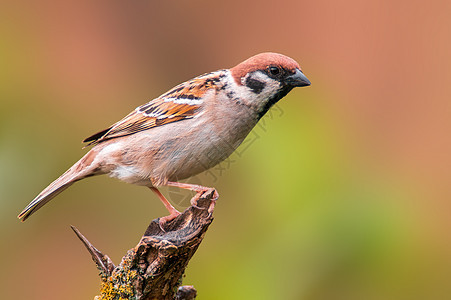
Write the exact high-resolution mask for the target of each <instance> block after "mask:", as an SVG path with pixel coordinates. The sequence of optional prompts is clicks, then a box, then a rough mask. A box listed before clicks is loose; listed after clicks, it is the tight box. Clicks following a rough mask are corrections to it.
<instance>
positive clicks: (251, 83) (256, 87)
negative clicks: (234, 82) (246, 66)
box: [245, 77, 266, 94]
mask: <svg viewBox="0 0 451 300" xmlns="http://www.w3.org/2000/svg"><path fill="white" fill-rule="evenodd" d="M245 84H246V86H247V87H248V88H250V89H251V90H252V92H254V93H256V94H260V93H261V91H263V89H264V88H265V86H266V84H265V83H264V82H261V81H258V80H256V79H253V78H250V77H248V78H247V79H246V82H245Z"/></svg>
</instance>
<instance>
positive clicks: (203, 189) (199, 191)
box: [166, 181, 219, 212]
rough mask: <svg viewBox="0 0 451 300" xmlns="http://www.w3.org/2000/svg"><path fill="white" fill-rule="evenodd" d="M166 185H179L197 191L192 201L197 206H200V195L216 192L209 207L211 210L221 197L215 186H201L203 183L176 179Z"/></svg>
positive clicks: (210, 210)
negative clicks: (176, 180) (190, 182)
mask: <svg viewBox="0 0 451 300" xmlns="http://www.w3.org/2000/svg"><path fill="white" fill-rule="evenodd" d="M166 185H167V186H174V187H179V188H182V189H186V190H190V191H194V192H196V195H194V197H193V198H192V199H191V201H190V202H191V205H192V206H194V207H196V208H199V207H198V206H197V200H199V198H200V196H202V194H203V193H206V192H210V191H214V194H213V197H212V200H213V201H212V204H211V205H210V207H209V208H208V211H209V212H212V211H213V208H214V203H215V202H216V200H217V199H218V198H219V194H218V192H217V191H216V190H215V189H214V188H208V187H205V186H201V185H196V184H189V183H182V182H174V181H168V182H167V183H166Z"/></svg>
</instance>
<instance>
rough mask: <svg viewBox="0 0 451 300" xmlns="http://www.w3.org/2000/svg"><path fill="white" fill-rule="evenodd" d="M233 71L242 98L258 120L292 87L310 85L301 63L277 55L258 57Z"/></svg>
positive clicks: (253, 57) (268, 54)
mask: <svg viewBox="0 0 451 300" xmlns="http://www.w3.org/2000/svg"><path fill="white" fill-rule="evenodd" d="M230 72H231V75H232V77H233V79H234V80H235V82H236V84H237V85H238V86H239V87H240V90H241V93H240V94H241V95H240V98H242V99H243V101H244V102H245V103H246V104H247V105H249V106H251V107H253V108H255V109H256V111H257V113H258V115H259V118H261V117H262V116H263V115H264V114H265V113H266V112H267V111H268V110H269V109H270V108H271V106H273V105H274V104H275V103H277V101H279V100H280V99H282V98H283V97H285V96H286V95H287V94H288V93H289V92H290V91H291V90H292V89H293V88H295V87H302V86H309V85H310V81H309V80H308V79H307V77H306V76H305V75H304V73H303V72H302V71H301V67H300V66H299V64H298V63H297V62H296V61H295V60H293V59H292V58H289V57H287V56H285V55H282V54H278V53H271V52H267V53H261V54H257V55H255V56H252V57H251V58H249V59H247V60H245V61H243V62H242V63H240V64H238V65H236V66H235V67H233V68H231V69H230Z"/></svg>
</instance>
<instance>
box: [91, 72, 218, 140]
mask: <svg viewBox="0 0 451 300" xmlns="http://www.w3.org/2000/svg"><path fill="white" fill-rule="evenodd" d="M216 78H217V75H216V74H214V73H209V74H205V75H202V76H199V77H197V78H194V79H192V80H190V81H188V82H185V83H182V84H180V85H178V86H176V87H175V88H173V89H172V90H170V91H168V92H167V93H165V94H163V95H162V96H160V97H158V98H156V99H153V100H151V101H150V102H148V103H146V104H144V105H141V106H139V107H138V108H136V109H135V110H134V111H133V112H131V113H130V114H128V115H127V116H126V117H125V118H123V119H122V120H120V121H119V122H117V123H116V124H114V125H112V126H111V127H109V128H107V129H105V130H102V131H100V132H98V133H95V134H93V135H91V136H90V137H88V138H86V139H85V140H83V142H84V143H88V145H87V146H90V145H95V144H98V143H101V142H103V141H106V140H110V139H113V138H117V137H121V136H126V135H130V134H134V133H137V132H140V131H143V130H147V129H151V128H153V127H157V126H162V125H164V124H168V123H173V122H177V121H181V120H184V119H189V118H193V117H194V116H195V114H196V112H197V111H198V109H199V108H200V106H201V103H202V100H201V99H202V97H203V96H204V94H205V93H206V92H207V91H208V90H209V89H211V88H215V86H216V84H217V82H218V81H217V80H216Z"/></svg>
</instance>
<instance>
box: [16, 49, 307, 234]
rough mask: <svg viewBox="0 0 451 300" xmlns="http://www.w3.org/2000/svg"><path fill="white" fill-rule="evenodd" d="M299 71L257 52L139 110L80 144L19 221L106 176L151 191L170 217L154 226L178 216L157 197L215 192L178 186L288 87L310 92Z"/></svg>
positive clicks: (240, 135)
mask: <svg viewBox="0 0 451 300" xmlns="http://www.w3.org/2000/svg"><path fill="white" fill-rule="evenodd" d="M310 84H311V83H310V81H309V80H308V79H307V77H306V76H305V75H304V73H303V71H302V70H301V67H300V66H299V64H298V63H297V62H296V61H295V60H294V59H292V58H290V57H288V56H285V55H282V54H279V53H273V52H265V53H260V54H257V55H255V56H252V57H250V58H248V59H246V60H245V61H243V62H241V63H239V64H237V65H236V66H234V67H232V68H230V69H221V70H218V71H215V72H210V73H205V74H203V75H200V76H198V77H195V78H194V79H191V80H188V81H186V82H184V83H181V84H179V85H177V86H175V87H174V88H172V89H171V90H169V91H168V92H166V93H164V94H162V95H161V96H159V97H157V98H155V99H153V100H151V101H149V102H147V103H145V104H143V105H141V106H138V107H137V108H136V109H135V110H133V111H132V112H131V113H129V114H128V115H127V116H125V117H124V118H123V119H122V120H120V121H119V122H117V123H115V124H113V125H112V126H110V127H108V128H106V129H105V130H102V131H99V132H97V133H95V134H93V135H91V136H89V137H88V138H86V139H85V140H84V141H83V142H84V143H86V146H85V147H88V146H92V148H91V149H90V150H89V151H88V152H87V153H86V154H85V155H84V156H83V157H82V158H81V159H80V160H79V161H77V162H76V163H75V164H74V165H73V166H72V167H71V168H70V169H69V170H67V171H66V172H65V173H63V174H62V175H61V176H60V177H59V178H57V179H56V180H55V181H53V182H52V183H51V184H50V185H49V186H48V187H46V188H45V189H44V190H43V191H42V192H41V193H39V194H38V195H37V196H36V197H35V198H34V199H33V200H32V201H31V202H30V203H29V204H28V206H26V207H25V209H24V210H23V211H22V212H21V213H20V214H19V215H18V218H19V219H21V221H22V222H23V221H25V220H26V219H27V218H28V217H30V216H31V215H32V214H33V213H35V212H36V211H37V210H38V209H40V208H41V207H42V206H44V205H45V204H46V203H48V202H49V201H50V200H51V199H53V198H54V197H55V196H57V195H58V194H59V193H61V192H62V191H64V190H66V189H67V188H68V187H69V186H71V185H72V184H74V183H75V182H77V181H80V180H82V179H85V178H88V177H91V176H96V175H102V174H108V175H109V176H110V177H114V178H118V179H120V180H122V181H124V182H126V183H131V184H135V185H139V186H145V187H148V188H150V189H151V190H152V191H153V192H154V193H155V194H156V195H157V197H158V198H159V199H160V200H161V202H162V203H163V204H164V206H165V207H166V209H167V210H168V211H169V215H167V216H165V217H162V218H160V227H161V226H162V224H165V223H166V222H168V221H171V220H173V219H174V218H176V217H177V216H178V215H179V214H180V212H179V211H178V210H177V209H175V208H174V207H173V206H172V205H171V203H170V202H169V201H168V200H167V199H166V198H165V197H164V195H163V194H162V193H161V192H160V191H159V190H158V188H159V187H162V186H169V187H178V188H182V189H188V190H191V191H194V192H196V195H195V196H194V197H193V198H192V199H191V204H192V205H196V203H197V200H198V199H199V197H200V196H201V195H202V194H203V193H205V192H207V191H213V193H214V197H213V198H214V199H217V198H218V196H219V195H218V193H217V191H216V190H214V189H212V188H208V187H203V186H200V185H195V184H189V183H184V182H179V181H180V180H183V179H187V178H189V177H191V176H194V175H197V174H199V173H201V172H203V171H206V170H208V169H210V168H212V167H214V166H215V165H217V164H219V163H220V162H221V161H223V160H225V159H226V158H227V157H228V156H230V155H231V154H232V153H233V151H235V149H236V148H237V147H238V146H239V145H240V144H241V142H243V140H244V139H245V137H246V136H247V135H248V134H249V133H250V131H251V130H252V128H254V126H255V125H256V124H257V122H258V121H259V120H260V119H261V118H262V117H263V116H264V115H265V113H266V112H267V111H268V110H269V109H270V108H271V107H272V106H273V105H274V104H275V103H277V102H278V101H279V100H280V99H282V98H283V97H285V96H286V95H287V94H288V93H289V92H290V91H291V90H292V89H293V88H295V87H304V86H309V85H310Z"/></svg>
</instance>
